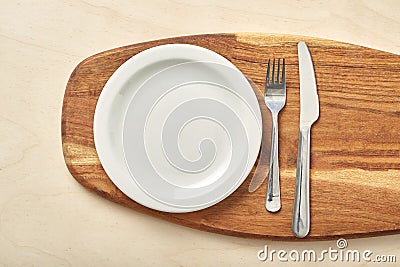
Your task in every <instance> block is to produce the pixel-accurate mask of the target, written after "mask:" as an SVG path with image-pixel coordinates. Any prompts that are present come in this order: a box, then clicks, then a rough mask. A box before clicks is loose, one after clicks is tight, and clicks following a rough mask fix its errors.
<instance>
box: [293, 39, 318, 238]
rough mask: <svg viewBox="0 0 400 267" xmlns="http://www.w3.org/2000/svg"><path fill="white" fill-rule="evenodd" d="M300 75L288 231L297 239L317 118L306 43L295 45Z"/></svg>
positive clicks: (306, 212) (305, 228) (306, 203)
mask: <svg viewBox="0 0 400 267" xmlns="http://www.w3.org/2000/svg"><path fill="white" fill-rule="evenodd" d="M297 48H298V57H299V74H300V130H299V144H298V156H297V169H296V188H295V196H294V206H293V218H292V231H293V234H294V235H295V236H296V237H298V238H303V237H305V236H307V234H308V232H309V231H310V193H309V191H310V132H311V126H312V125H313V123H314V122H315V121H316V120H317V119H318V117H319V99H318V93H317V83H316V80H315V72H314V66H313V62H312V59H311V55H310V51H309V50H308V47H307V45H306V43H304V42H300V43H298V46H297Z"/></svg>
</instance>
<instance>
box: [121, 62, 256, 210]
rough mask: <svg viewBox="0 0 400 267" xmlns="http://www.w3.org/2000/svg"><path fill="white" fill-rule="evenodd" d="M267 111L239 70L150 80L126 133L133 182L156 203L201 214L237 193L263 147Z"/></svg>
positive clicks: (167, 72)
mask: <svg viewBox="0 0 400 267" xmlns="http://www.w3.org/2000/svg"><path fill="white" fill-rule="evenodd" d="M261 131H262V127H261V112H260V108H259V105H258V101H257V98H256V96H255V94H254V92H253V89H252V87H251V85H250V84H249V82H248V81H247V79H246V78H245V77H244V75H243V74H242V73H241V72H240V71H238V70H237V69H236V68H232V67H227V66H225V65H222V64H218V63H213V62H189V63H182V64H179V65H175V66H172V67H169V68H166V69H164V70H162V71H160V72H159V73H157V74H155V75H154V76H152V77H151V78H149V79H148V80H147V81H146V82H145V83H144V84H143V85H142V86H141V87H140V89H139V90H138V91H137V92H136V94H135V95H134V96H133V98H132V100H131V103H130V104H129V107H128V109H127V112H126V116H125V121H124V130H123V144H124V153H125V158H126V162H127V165H128V168H129V170H130V173H131V175H132V178H133V179H134V181H135V182H136V183H137V185H138V186H139V187H140V188H141V189H142V190H143V191H144V192H146V193H147V194H148V195H149V196H151V197H152V198H154V199H156V200H158V201H160V202H162V203H164V204H166V205H170V206H174V207H179V208H187V209H198V208H206V207H209V206H211V205H214V204H216V203H218V202H219V201H221V200H222V199H224V198H226V197H227V196H229V195H230V194H231V193H233V192H234V191H235V190H236V189H237V187H239V186H240V185H241V184H242V182H243V181H244V180H245V178H246V177H247V175H248V174H249V173H250V171H251V169H252V167H253V165H254V163H255V161H256V158H257V155H258V152H259V148H260V143H261Z"/></svg>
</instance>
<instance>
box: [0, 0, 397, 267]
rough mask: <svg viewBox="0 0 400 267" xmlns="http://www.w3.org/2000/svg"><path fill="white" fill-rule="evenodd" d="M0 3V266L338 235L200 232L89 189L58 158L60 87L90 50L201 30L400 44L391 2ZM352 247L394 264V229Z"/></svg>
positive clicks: (225, 253)
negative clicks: (281, 236)
mask: <svg viewBox="0 0 400 267" xmlns="http://www.w3.org/2000/svg"><path fill="white" fill-rule="evenodd" d="M1 2H2V3H1V9H0V99H1V102H0V103H1V104H0V266H153V265H157V266H225V265H230V266H235V265H239V264H241V265H246V266H252V265H265V264H271V263H270V262H260V261H259V260H258V259H257V251H259V250H260V249H262V248H263V247H264V245H268V247H269V249H275V250H279V249H285V250H286V251H290V250H292V249H297V250H300V251H301V250H304V249H314V250H316V251H321V250H323V249H327V248H328V247H332V248H337V247H336V241H324V242H305V243H304V242H298V243H290V242H276V241H275V242H272V241H268V240H252V239H241V238H234V237H229V236H223V235H217V234H211V233H206V232H201V231H197V230H193V229H189V228H185V227H182V226H177V225H173V224H170V223H167V222H164V221H161V220H157V219H154V218H152V217H148V216H146V215H142V214H139V213H136V212H134V211H131V210H129V209H126V208H123V207H120V206H118V205H116V204H113V203H111V202H109V201H107V200H105V199H102V198H100V197H98V196H96V195H94V194H92V193H90V192H88V191H87V190H86V189H84V188H83V187H82V186H80V185H79V184H78V183H77V182H75V180H74V179H73V178H72V176H71V175H70V174H69V172H68V171H67V169H66V167H65V164H64V160H63V156H62V150H61V136H60V119H61V105H62V98H63V93H64V89H65V85H66V82H67V80H68V78H69V75H70V74H71V72H72V70H73V68H74V67H75V66H76V65H77V64H78V63H79V62H80V61H81V60H83V59H84V58H86V57H88V56H90V55H92V54H94V53H97V52H100V51H104V50H107V49H110V48H115V47H119V46H122V45H128V44H132V43H137V42H142V41H147V40H153V39H159V38H164V37H172V36H179V35H191V34H198V33H212V32H243V31H246V32H266V33H288V34H298V35H309V36H315V37H322V38H328V39H333V40H338V41H344V42H349V43H354V44H358V45H363V46H367V47H371V48H375V49H379V50H384V51H388V52H392V53H397V54H400V2H399V1H396V0H392V1H379V0H376V1H344V0H343V1H340V0H336V1H305V0H304V1H271V2H267V1H262V0H260V1H255V0H246V1H228V0H222V1H217V0H203V1H183V0H173V1H169V0H142V1H110V0H108V1H105V0H104V1H91V0H87V1H84V0H82V1H48V0H46V1H45V0H43V1H1ZM399 90H400V85H399ZM368 204H369V203H366V205H368ZM399 204H400V203H399ZM338 223H340V222H338ZM348 248H349V249H358V250H360V251H361V250H365V249H369V250H371V251H373V253H374V254H375V255H376V254H383V255H385V254H390V255H396V256H397V264H398V263H399V262H400V235H393V236H385V237H376V238H365V239H358V240H348ZM324 264H325V266H338V265H342V264H343V263H339V262H330V261H325V263H324ZM363 264H364V265H365V264H366V263H365V262H364V263H359V265H360V266H361V265H363ZM286 265H287V266H308V265H309V263H293V262H289V263H286ZM369 265H370V264H368V266H369ZM376 265H377V266H379V265H382V264H376ZM391 266H395V264H392V265H391Z"/></svg>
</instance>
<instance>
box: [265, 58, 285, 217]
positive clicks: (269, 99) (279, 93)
mask: <svg viewBox="0 0 400 267" xmlns="http://www.w3.org/2000/svg"><path fill="white" fill-rule="evenodd" d="M271 69H272V70H271ZM264 101H265V104H266V106H267V107H268V109H269V110H270V111H271V113H272V138H271V156H270V167H269V173H268V186H267V195H266V201H265V208H266V209H267V210H268V211H270V212H277V211H278V210H280V208H281V196H280V185H279V157H278V155H279V149H278V113H279V111H280V110H281V109H282V108H283V107H284V106H285V103H286V76H285V59H282V60H281V59H278V60H277V64H276V60H275V58H274V60H273V63H272V68H271V60H268V67H267V74H266V84H265V97H264Z"/></svg>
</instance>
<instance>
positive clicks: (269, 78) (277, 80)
mask: <svg viewBox="0 0 400 267" xmlns="http://www.w3.org/2000/svg"><path fill="white" fill-rule="evenodd" d="M275 61H276V60H275V58H274V60H273V62H272V75H271V59H268V67H267V75H266V82H267V84H281V83H285V82H286V79H285V59H284V58H282V59H281V58H278V64H275ZM281 62H282V64H281ZM276 65H277V68H276V67H275V66H276ZM281 65H282V66H281ZM281 69H282V76H281V75H280V73H281ZM275 70H276V72H277V74H276V75H275Z"/></svg>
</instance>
